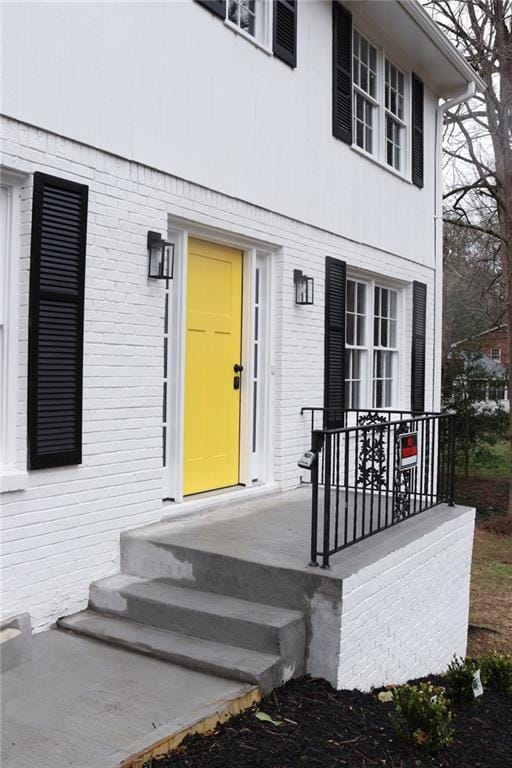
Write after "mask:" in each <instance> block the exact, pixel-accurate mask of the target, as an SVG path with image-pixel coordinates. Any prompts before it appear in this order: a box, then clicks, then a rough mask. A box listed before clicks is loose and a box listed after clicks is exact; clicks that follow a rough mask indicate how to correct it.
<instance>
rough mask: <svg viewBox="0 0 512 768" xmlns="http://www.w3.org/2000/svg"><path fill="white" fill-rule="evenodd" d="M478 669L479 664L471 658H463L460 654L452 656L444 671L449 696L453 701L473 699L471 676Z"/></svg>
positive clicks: (469, 701) (467, 701) (470, 700)
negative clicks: (446, 669) (458, 656)
mask: <svg viewBox="0 0 512 768" xmlns="http://www.w3.org/2000/svg"><path fill="white" fill-rule="evenodd" d="M478 669H479V664H477V662H476V661H473V660H472V659H463V658H462V656H461V657H460V658H457V656H454V657H453V661H452V662H451V664H450V665H449V667H448V671H447V672H446V679H447V681H448V688H449V691H450V697H451V699H453V701H458V702H465V703H467V704H469V703H471V702H472V701H474V700H475V695H474V693H473V677H474V674H475V672H476V671H477V670H478Z"/></svg>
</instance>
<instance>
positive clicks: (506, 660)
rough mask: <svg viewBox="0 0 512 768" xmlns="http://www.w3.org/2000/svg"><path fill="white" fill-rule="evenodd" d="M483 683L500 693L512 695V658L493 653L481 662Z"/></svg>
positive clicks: (484, 657)
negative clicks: (498, 690)
mask: <svg viewBox="0 0 512 768" xmlns="http://www.w3.org/2000/svg"><path fill="white" fill-rule="evenodd" d="M480 664H481V669H482V681H483V682H484V684H485V685H492V686H495V687H496V688H499V689H500V691H505V692H506V693H512V656H509V655H508V654H505V653H498V652H497V651H492V652H491V653H489V654H487V656H483V657H482V658H481V660H480Z"/></svg>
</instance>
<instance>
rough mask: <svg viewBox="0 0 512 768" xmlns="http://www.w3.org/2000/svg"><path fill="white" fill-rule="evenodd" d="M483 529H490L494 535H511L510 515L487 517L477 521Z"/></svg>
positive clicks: (511, 522)
mask: <svg viewBox="0 0 512 768" xmlns="http://www.w3.org/2000/svg"><path fill="white" fill-rule="evenodd" d="M479 527H480V528H481V529H482V530H483V531H490V532H491V533H495V534H496V536H512V517H499V516H496V517H489V518H488V519H487V520H483V521H482V522H480V523H479Z"/></svg>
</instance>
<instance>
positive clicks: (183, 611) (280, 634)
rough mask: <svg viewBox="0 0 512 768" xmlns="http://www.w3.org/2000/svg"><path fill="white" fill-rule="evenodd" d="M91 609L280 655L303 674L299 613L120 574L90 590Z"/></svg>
mask: <svg viewBox="0 0 512 768" xmlns="http://www.w3.org/2000/svg"><path fill="white" fill-rule="evenodd" d="M89 608H91V609H92V610H94V611H98V612H100V613H107V614H111V615H115V616H119V617H123V618H126V619H130V620H132V621H137V622H140V623H142V624H147V625H149V626H153V627H160V628H161V629H168V630H171V631H173V632H179V633H180V634H184V635H191V636H193V637H197V638H203V639H205V640H213V641H215V642H219V643H228V644H229V645H235V646H237V647H240V648H248V649H253V650H258V651H263V652H266V653H274V654H278V655H279V656H280V658H281V660H282V662H283V664H284V666H285V667H286V668H287V669H289V670H291V672H292V674H293V675H294V676H295V675H299V674H301V673H302V671H303V664H304V651H305V620H304V616H303V614H302V613H301V612H300V611H295V610H289V609H286V608H277V607H274V606H270V605H264V604H261V603H254V602H250V601H247V600H241V599H240V598H236V597H230V596H226V595H219V594H214V593H212V592H203V591H200V590H197V589H188V588H187V587H180V586H178V585H175V584H169V583H167V582H164V581H159V580H155V579H143V578H138V577H136V576H130V575H127V574H118V575H116V576H111V577H109V578H106V579H102V580H101V581H97V582H95V583H94V584H92V585H91V589H90V599H89Z"/></svg>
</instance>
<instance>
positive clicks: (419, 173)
mask: <svg viewBox="0 0 512 768" xmlns="http://www.w3.org/2000/svg"><path fill="white" fill-rule="evenodd" d="M412 180H413V183H414V184H416V186H417V187H420V188H421V187H423V83H422V82H421V80H420V79H419V77H417V76H416V75H415V74H413V76H412Z"/></svg>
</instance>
